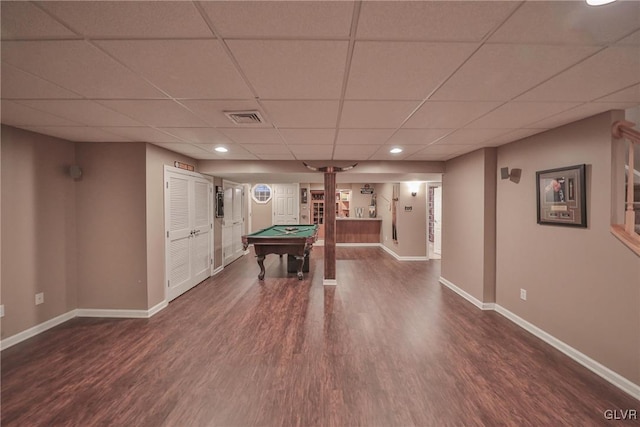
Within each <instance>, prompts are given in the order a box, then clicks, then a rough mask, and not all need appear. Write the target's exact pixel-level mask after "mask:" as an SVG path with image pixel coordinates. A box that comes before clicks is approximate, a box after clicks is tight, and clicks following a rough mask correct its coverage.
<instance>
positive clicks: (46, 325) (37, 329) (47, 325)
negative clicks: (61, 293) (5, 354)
mask: <svg viewBox="0 0 640 427" xmlns="http://www.w3.org/2000/svg"><path fill="white" fill-rule="evenodd" d="M74 317H76V310H71V311H68V312H66V313H64V314H61V315H60V316H56V317H54V318H53V319H49V320H47V321H46V322H42V323H40V324H39V325H36V326H34V327H32V328H29V329H27V330H25V331H22V332H20V333H17V334H15V335H12V336H10V337H9V338H5V339H3V340H2V341H1V342H0V349H1V350H4V349H6V348H9V347H11V346H13V345H16V344H18V343H21V342H22V341H25V340H28V339H29V338H32V337H35V336H36V335H38V334H41V333H42V332H44V331H46V330H49V329H51V328H53V327H55V326H58V325H60V324H62V323H64V322H66V321H68V320H71V319H73V318H74Z"/></svg>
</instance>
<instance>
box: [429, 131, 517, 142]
mask: <svg viewBox="0 0 640 427" xmlns="http://www.w3.org/2000/svg"><path fill="white" fill-rule="evenodd" d="M507 132H509V131H508V130H506V129H460V130H457V131H455V132H453V133H452V134H451V135H447V136H446V137H444V138H442V139H441V140H439V141H438V144H451V145H479V144H482V143H484V142H486V141H489V140H491V139H493V138H495V137H497V136H500V135H504V134H505V133H507Z"/></svg>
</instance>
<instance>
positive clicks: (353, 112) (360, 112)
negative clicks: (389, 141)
mask: <svg viewBox="0 0 640 427" xmlns="http://www.w3.org/2000/svg"><path fill="white" fill-rule="evenodd" d="M418 104H419V102H416V101H345V102H344V105H343V107H342V119H341V120H340V127H341V128H351V129H354V128H355V129H367V128H371V129H389V128H397V127H399V126H400V125H401V124H402V122H403V121H404V120H405V119H406V118H407V117H408V116H409V114H411V112H412V111H413V110H414V109H415V108H416V107H417V106H418Z"/></svg>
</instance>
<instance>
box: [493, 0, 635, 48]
mask: <svg viewBox="0 0 640 427" xmlns="http://www.w3.org/2000/svg"><path fill="white" fill-rule="evenodd" d="M638 27H640V3H638V2H635V1H631V2H616V3H614V4H611V5H607V6H606V7H589V6H587V5H586V4H584V2H582V1H528V2H525V3H524V4H523V5H522V7H520V8H519V9H518V10H517V11H516V12H515V13H514V14H513V15H512V16H511V17H510V18H509V20H508V21H507V22H506V23H505V24H504V25H502V26H501V27H500V28H499V29H498V31H496V32H495V34H493V36H492V37H491V38H490V39H489V42H494V41H495V42H509V43H561V44H601V43H607V42H612V41H615V40H617V39H619V38H620V37H622V36H624V35H625V34H627V33H629V31H632V30H634V29H637V28H638Z"/></svg>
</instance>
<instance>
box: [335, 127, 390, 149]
mask: <svg viewBox="0 0 640 427" xmlns="http://www.w3.org/2000/svg"><path fill="white" fill-rule="evenodd" d="M394 132H395V129H340V130H339V131H338V138H337V140H336V144H337V145H339V146H341V145H361V144H366V145H375V146H379V145H382V144H384V143H385V142H386V141H387V140H388V139H389V138H390V137H391V135H392V134H393V133H394Z"/></svg>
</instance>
